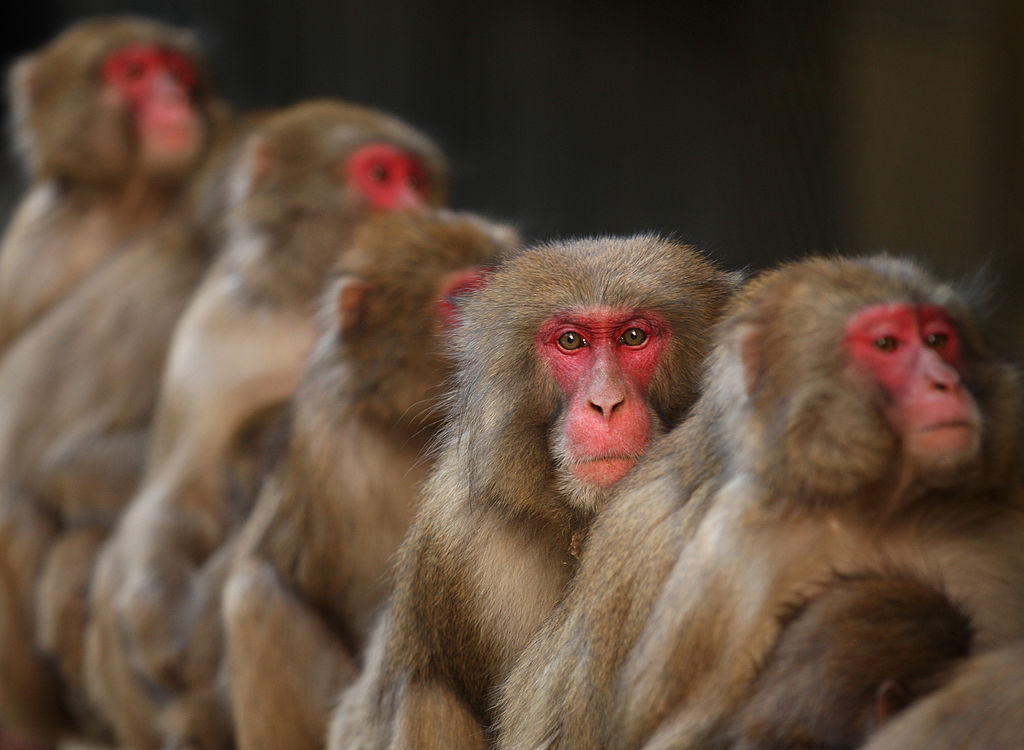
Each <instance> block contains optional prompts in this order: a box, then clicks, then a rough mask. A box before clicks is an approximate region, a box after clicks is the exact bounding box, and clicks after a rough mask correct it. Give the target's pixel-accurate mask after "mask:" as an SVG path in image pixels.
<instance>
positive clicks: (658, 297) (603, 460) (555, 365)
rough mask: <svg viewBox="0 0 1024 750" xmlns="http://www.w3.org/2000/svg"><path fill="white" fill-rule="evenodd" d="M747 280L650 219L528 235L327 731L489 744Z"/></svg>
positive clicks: (482, 331)
mask: <svg viewBox="0 0 1024 750" xmlns="http://www.w3.org/2000/svg"><path fill="white" fill-rule="evenodd" d="M737 281H738V279H737V278H736V277H734V276H733V275H731V274H727V273H724V272H722V271H720V270H719V269H718V268H717V267H716V266H715V265H714V264H712V263H710V262H709V261H708V260H706V259H705V258H703V257H702V256H701V255H700V254H698V253H696V252H694V251H693V250H692V249H691V248H689V247H686V246H683V245H680V244H677V243H675V242H672V241H667V240H663V239H660V238H658V237H655V236H651V235H642V236H635V237H629V238H603V239H590V240H580V241H574V242H567V243H563V244H549V245H541V246H538V247H534V248H531V249H528V250H524V251H522V252H521V253H518V254H516V255H514V256H512V257H511V258H509V260H508V261H507V262H505V263H504V264H502V265H501V266H499V268H498V269H497V270H496V271H495V273H494V274H493V275H492V276H491V277H490V279H489V280H488V283H487V285H486V286H485V287H484V288H483V289H481V290H480V291H479V292H477V293H476V294H474V295H473V296H472V297H471V298H470V300H469V302H468V303H467V304H466V306H465V310H464V313H463V325H461V326H460V327H459V328H458V329H457V330H456V331H455V333H454V334H453V340H454V344H453V346H454V352H455V357H456V361H457V365H458V371H457V375H456V381H455V382H456V390H455V392H454V395H453V397H452V404H451V409H452V411H451V416H450V421H449V423H447V425H446V427H445V429H444V431H443V437H442V442H441V447H440V452H439V456H438V459H437V468H436V469H435V470H434V472H433V474H432V475H431V478H430V479H429V481H428V484H427V487H426V489H425V491H424V499H423V501H422V504H421V506H420V509H419V510H418V512H417V514H416V517H415V520H414V521H413V524H412V527H411V529H410V532H409V535H408V537H407V538H406V540H405V541H404V542H403V543H402V546H401V548H400V550H399V553H398V558H397V563H396V573H395V583H394V592H393V594H392V597H391V605H390V611H389V612H387V613H386V614H385V617H384V620H383V621H382V622H383V624H382V626H381V627H382V628H383V630H384V633H383V634H381V635H377V636H375V639H376V640H377V641H378V642H379V643H378V645H377V647H374V648H371V649H370V651H371V653H372V656H371V657H368V661H367V666H366V670H367V674H369V675H371V676H372V677H371V678H368V679H367V680H361V681H359V682H357V683H356V684H355V685H354V686H353V687H352V688H351V689H350V690H349V691H348V692H347V693H346V696H345V698H344V699H343V700H342V703H341V706H340V707H339V710H338V714H337V715H336V717H335V719H334V721H333V726H332V730H331V731H332V734H331V743H330V744H331V746H332V747H335V748H351V747H387V746H390V747H403V748H422V747H458V748H466V747H473V746H481V745H483V743H484V742H485V736H486V733H487V729H488V727H489V725H490V724H491V721H492V718H493V717H492V714H491V710H492V699H493V696H492V694H491V693H492V689H493V688H494V687H495V686H496V685H497V683H498V681H500V680H501V678H502V676H503V675H504V674H505V673H506V671H507V670H508V669H509V668H510V666H511V664H512V662H513V660H514V659H515V657H516V655H517V654H518V653H519V651H520V649H521V648H522V647H523V646H525V645H526V643H527V641H528V639H529V638H530V636H531V635H532V634H533V632H534V630H535V629H536V628H537V627H538V626H539V625H540V624H541V623H542V622H543V621H544V618H545V617H547V615H548V614H549V612H550V610H551V609H552V607H553V606H554V605H555V603H556V602H557V601H558V599H559V597H560V596H561V592H562V589H563V587H564V585H565V584H566V582H567V581H568V580H569V579H570V578H571V576H572V575H573V572H574V571H575V568H576V555H577V554H578V551H579V548H580V546H581V544H582V540H583V537H584V535H585V533H586V530H587V527H588V524H589V521H590V519H591V517H592V516H593V515H594V513H595V511H597V510H598V509H599V508H600V507H601V505H602V504H603V503H604V501H605V497H606V496H607V495H608V494H609V493H610V492H611V491H612V488H613V487H615V485H617V484H618V483H619V482H620V481H621V480H622V478H623V477H624V476H625V475H626V474H627V473H628V472H629V471H630V469H631V468H632V467H633V466H634V464H636V462H637V461H638V460H639V457H640V456H641V455H642V454H643V453H644V451H645V450H646V449H647V447H648V445H649V444H650V442H651V440H652V438H653V437H654V436H655V435H658V434H659V433H661V432H663V431H665V430H666V429H668V428H669V427H671V426H673V425H675V424H676V423H677V422H679V420H681V419H682V418H683V416H684V415H685V414H686V411H687V409H688V408H689V407H690V405H691V404H692V403H693V401H694V400H695V398H696V394H697V390H698V385H699V374H700V369H701V361H702V359H703V357H704V355H705V353H706V352H707V350H708V344H709V340H710V339H709V328H710V327H711V325H712V323H713V322H714V321H715V319H716V318H717V317H718V315H719V312H720V311H721V310H722V309H723V307H724V305H725V303H726V301H727V299H728V298H729V297H730V295H731V293H732V291H733V289H734V286H735V284H736V283H737ZM375 660H376V661H375Z"/></svg>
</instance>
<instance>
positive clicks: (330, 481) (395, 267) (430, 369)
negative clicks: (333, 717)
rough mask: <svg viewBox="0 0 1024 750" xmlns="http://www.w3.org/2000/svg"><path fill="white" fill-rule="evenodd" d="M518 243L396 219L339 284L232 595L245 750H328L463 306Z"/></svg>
mask: <svg viewBox="0 0 1024 750" xmlns="http://www.w3.org/2000/svg"><path fill="white" fill-rule="evenodd" d="M516 242H517V236H516V234H515V232H513V231H511V230H510V229H509V228H507V227H504V226H502V225H496V224H491V223H488V222H485V221H482V220H480V219H476V218H474V217H472V216H469V215H465V214H453V213H448V212H435V213H425V214H406V215H399V214H395V215H389V216H382V217H379V218H377V219H374V220H373V221H371V222H370V223H368V224H367V225H366V226H364V227H363V228H362V229H361V230H360V231H359V232H358V233H357V234H356V237H355V239H354V241H353V248H352V250H351V251H349V252H347V253H346V254H345V256H344V258H343V259H342V261H341V262H340V263H339V265H338V267H337V268H336V269H335V273H336V275H337V276H338V277H339V278H338V280H337V282H335V283H334V284H332V285H331V287H330V289H329V291H328V294H327V296H326V299H325V304H324V309H323V315H322V322H323V325H322V329H323V330H322V334H321V337H320V340H319V343H318V344H317V347H316V349H315V350H314V354H313V356H312V357H311V359H310V361H309V364H308V365H307V368H306V372H305V376H304V378H303V381H302V384H301V385H300V386H299V389H298V392H297V393H296V396H295V401H294V414H293V423H292V428H291V438H290V441H289V446H288V452H287V454H286V456H285V458H284V460H283V461H282V462H281V464H280V465H279V466H278V470H277V471H276V472H275V473H274V475H273V476H272V477H271V478H270V479H269V480H268V482H267V484H266V486H264V488H263V492H262V494H261V496H260V499H259V501H258V503H257V506H256V509H255V510H254V512H253V515H252V517H251V518H250V520H249V523H248V524H247V526H246V528H245V529H244V531H243V532H242V540H241V550H240V554H239V559H238V561H237V563H236V564H235V565H234V569H233V571H232V574H231V577H230V579H229V582H228V584H227V586H226V589H225V594H224V618H225V622H226V625H227V636H228V637H227V646H228V654H229V655H230V664H229V675H230V691H231V698H232V708H233V713H234V721H235V727H236V731H237V734H238V745H239V747H241V748H272V747H289V748H293V749H295V750H298V748H303V747H308V748H313V749H315V748H317V747H321V746H322V745H323V743H324V737H325V736H326V730H327V720H328V716H329V712H328V709H329V707H330V705H331V704H332V702H333V701H334V699H335V697H336V696H337V694H338V692H339V690H340V689H341V688H342V687H344V686H345V685H346V684H348V683H349V682H351V681H352V679H353V678H354V677H355V675H356V674H357V667H356V665H357V664H358V663H359V662H360V661H361V657H362V653H361V652H362V649H363V646H364V644H365V641H366V636H367V632H368V631H369V629H370V624H371V618H372V615H373V614H374V613H375V609H376V606H377V604H378V602H379V601H380V599H381V598H382V596H383V595H384V593H385V591H386V587H385V583H386V580H387V578H388V575H387V573H388V568H389V565H390V562H391V557H392V555H393V554H394V551H395V549H396V548H397V547H398V544H399V542H400V541H401V540H402V537H403V535H404V534H405V531H406V528H407V527H408V524H409V520H410V519H411V517H412V513H413V510H414V506H415V502H416V500H417V499H418V497H419V493H420V487H421V485H422V482H423V479H424V477H425V476H426V474H427V472H428V470H429V469H430V465H431V463H432V461H431V457H430V456H429V455H428V454H424V453H423V447H424V446H425V445H426V444H428V443H429V441H430V440H431V439H432V437H433V435H434V434H435V433H436V431H437V429H438V427H439V425H440V424H441V417H442V415H443V409H442V406H443V395H444V390H443V386H444V381H445V379H446V377H448V376H449V375H450V370H451V360H450V358H449V357H447V356H446V346H445V340H446V339H447V338H448V337H449V336H451V335H452V331H453V329H454V328H455V327H456V326H458V325H459V312H458V309H457V305H458V304H459V301H460V298H462V297H464V296H465V295H466V294H467V293H468V292H470V291H472V290H473V289H474V288H476V287H478V286H480V285H481V284H483V283H485V281H486V275H487V270H486V268H485V266H489V265H491V264H493V263H495V262H496V261H497V259H498V254H499V253H503V252H507V251H509V250H510V249H511V248H512V247H513V246H514V245H515V243H516ZM253 654H259V655H260V658H258V659H254V658H253ZM268 705H272V706H275V707H276V708H275V710H274V711H267V710H265V706H268Z"/></svg>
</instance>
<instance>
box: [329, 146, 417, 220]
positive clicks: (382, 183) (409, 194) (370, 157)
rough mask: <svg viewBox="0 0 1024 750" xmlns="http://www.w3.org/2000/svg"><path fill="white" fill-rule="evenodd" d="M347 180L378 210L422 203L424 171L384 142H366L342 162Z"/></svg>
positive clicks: (399, 151)
mask: <svg viewBox="0 0 1024 750" xmlns="http://www.w3.org/2000/svg"><path fill="white" fill-rule="evenodd" d="M346 170H347V177H348V180H349V183H350V184H351V185H352V186H353V187H354V188H355V189H356V190H357V191H359V192H360V193H362V194H363V195H364V196H366V199H367V200H368V201H369V203H370V206H371V207H373V208H374V209H376V210H378V211H400V210H403V209H408V208H416V207H420V206H423V205H424V200H425V198H426V196H427V177H426V175H427V171H426V169H424V167H423V164H422V163H421V162H420V161H419V160H418V159H417V158H416V157H414V156H412V155H410V154H408V153H406V152H404V151H401V150H399V149H397V148H395V147H394V146H392V145H390V144H388V143H368V144H367V145H365V146H363V147H361V148H359V149H358V150H357V151H356V152H355V153H354V154H352V157H351V158H350V159H349V160H348V164H347V165H346Z"/></svg>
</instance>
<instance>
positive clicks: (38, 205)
mask: <svg viewBox="0 0 1024 750" xmlns="http://www.w3.org/2000/svg"><path fill="white" fill-rule="evenodd" d="M56 192H57V191H56V188H55V187H54V186H53V185H50V184H44V185H40V186H37V187H36V188H34V189H33V190H32V191H31V192H30V193H29V194H28V195H27V196H26V197H25V198H24V199H23V200H22V201H21V203H19V204H18V207H17V208H16V209H15V212H14V215H13V217H12V219H11V221H10V223H9V224H8V225H7V230H6V231H5V232H4V237H3V244H2V245H0V300H2V301H0V352H3V351H5V350H6V349H7V348H8V347H9V346H10V344H11V342H12V341H13V340H14V339H15V338H16V337H17V336H18V335H19V334H20V333H21V332H22V331H24V330H25V328H27V327H28V325H29V323H31V322H32V321H33V320H35V319H36V318H37V317H38V316H39V315H40V313H41V311H42V310H45V309H46V307H47V306H49V305H50V304H51V303H52V301H53V299H52V297H53V296H54V290H52V289H49V288H48V287H49V286H50V285H51V284H52V280H53V278H54V276H55V275H58V274H55V273H54V271H55V270H56V268H53V269H50V268H48V267H49V266H52V265H54V264H55V263H57V262H58V261H59V260H60V258H59V257H55V254H54V252H53V248H52V247H48V246H47V245H48V243H47V241H46V240H47V232H46V231H45V230H43V231H41V230H40V225H43V226H46V225H48V224H50V222H52V221H55V218H54V217H52V216H49V215H50V214H52V212H53V205H54V202H55V201H56V200H57V198H56ZM27 271H31V272H30V273H29V272H27Z"/></svg>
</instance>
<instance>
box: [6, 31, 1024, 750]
mask: <svg viewBox="0 0 1024 750" xmlns="http://www.w3.org/2000/svg"><path fill="white" fill-rule="evenodd" d="M10 91H11V99H12V102H11V105H12V111H13V116H14V120H15V123H14V133H15V136H16V141H17V143H16V146H17V148H18V151H19V153H20V155H21V156H22V157H23V160H24V163H25V165H26V168H27V171H28V172H29V174H30V176H31V180H32V184H31V186H30V189H29V191H28V194H27V195H26V197H25V198H24V200H23V201H22V202H21V204H20V206H19V207H18V208H17V210H16V212H15V214H14V216H13V219H12V220H11V223H10V226H9V227H8V229H7V232H6V236H5V238H4V242H3V247H2V250H0V748H2V750H14V749H15V748H18V749H22V750H26V749H30V748H32V749H36V750H45V749H46V748H52V747H54V746H56V744H57V743H59V742H61V741H63V740H65V739H67V738H79V739H85V740H87V741H90V742H96V743H104V744H114V745H117V746H122V747H130V748H137V749H138V750H149V749H153V750H155V749H157V748H175V749H182V750H183V749H184V748H195V749H196V750H223V749H226V748H231V747H234V746H238V747H240V748H243V749H244V750H253V749H255V748H259V749H266V750H270V749H271V748H289V749H291V748H295V749H304V748H319V747H329V748H331V749H332V750H341V749H343V748H360V749H365V750H369V749H370V748H394V749H396V750H397V749H401V748H455V749H461V748H485V747H495V748H502V749H503V750H510V749H512V748H524V749H527V748H563V749H565V750H578V749H583V748H595V749H596V748H648V749H653V748H687V749H707V750H727V749H732V750H755V749H757V750H781V749H782V748H792V749H794V750H812V749H816V750H842V749H843V748H854V747H869V748H871V749H872V750H895V749H896V748H899V749H901V750H906V749H908V748H909V749H911V750H912V749H913V748H930V749H932V750H942V749H945V748H948V749H949V750H952V749H953V748H964V747H979V748H980V747H984V748H995V749H996V750H1008V749H1009V748H1011V747H1012V748H1017V747H1020V746H1022V744H1024V708H1022V706H1024V677H1022V672H1024V502H1022V494H1021V487H1020V482H1019V479H1018V470H1019V459H1020V456H1021V453H1020V449H1019V447H1018V432H1019V429H1020V407H1021V403H1020V401H1021V390H1020V384H1019V382H1018V380H1019V379H1018V374H1017V370H1016V368H1015V367H1014V366H1013V365H1012V364H1010V363H1008V362H1006V361H1004V360H1002V359H1001V358H1000V357H999V356H998V355H997V354H995V353H994V352H993V351H992V350H991V349H990V347H989V345H988V344H987V343H986V342H985V341H984V339H983V336H982V333H981V332H980V331H979V330H978V327H977V325H978V323H977V317H976V316H975V314H973V313H972V311H971V307H970V304H969V301H968V300H967V299H966V298H965V295H964V294H962V293H959V292H957V291H956V290H955V289H954V287H953V286H951V285H947V284H944V283H940V282H937V281H935V280H934V279H933V278H932V277H931V276H930V275H929V274H928V273H927V272H925V271H924V270H922V269H921V268H920V267H919V266H917V265H915V264H913V263H911V262H908V261H905V260H901V259H898V258H894V257H889V256H876V257H869V258H857V259H841V258H811V259H807V260H805V261H801V262H795V263H791V264H787V265H783V266H781V267H779V268H776V269H774V270H770V271H766V272H764V273H761V274H758V275H756V276H754V277H753V278H750V279H747V278H744V276H743V275H742V274H739V273H732V272H728V271H726V270H723V269H722V268H720V267H719V266H718V265H716V264H715V263H714V262H712V261H711V260H709V259H708V258H706V257H705V256H703V255H701V254H700V253H698V252H696V251H695V250H693V249H692V248H690V247H687V246H685V245H683V244H680V243H679V242H676V241H672V240H668V239H663V238H660V237H658V236H656V235H652V234H643V235H636V236H632V237H603V238H591V239H580V240H576V241H568V242H550V243H546V244H538V245H534V246H529V247H521V246H520V241H519V238H518V236H517V234H516V232H515V230H514V229H512V228H510V227H509V226H506V225H502V224H498V223H495V222H493V221H490V220H487V219H483V218H480V217H477V216H473V215H469V214H466V213H458V212H452V211H449V210H446V209H443V208H440V205H441V204H442V202H443V201H444V198H445V180H446V171H445V170H446V168H445V162H444V158H443V156H442V154H441V152H440V150H439V149H438V147H437V146H436V145H435V144H434V143H432V142H431V141H430V140H429V139H428V138H427V137H426V136H424V135H422V134H421V133H419V132H417V131H416V130H414V129H413V128H411V127H409V126H408V125H406V124H404V123H403V122H401V121H399V120H397V119H395V118H392V117H389V116H387V115H384V114H381V113H379V112H375V111H372V110H369V109H365V108H363V107H357V106H353V105H350V104H344V103H341V102H336V101H328V100H318V101H310V102H306V103H301V104H297V105H295V106H291V107H288V108H285V109H281V110H278V111H271V112H259V113H253V114H250V115H246V116H235V115H233V114H232V112H231V110H230V108H229V107H228V106H226V105H225V103H224V102H223V101H222V100H221V99H219V98H218V96H217V95H216V93H215V92H214V90H213V87H212V84H211V79H210V75H209V72H208V70H207V67H206V65H205V64H204V62H203V59H202V57H201V55H200V53H199V52H198V51H197V49H196V45H195V43H194V41H193V40H192V38H191V37H190V35H189V34H187V33H185V32H183V31H180V30H177V29H174V28H170V27H167V26H165V25H162V24H159V23H155V22H151V21H146V20H141V19H123V18H115V19H101V20H92V21H86V22H82V23H79V24H77V25H76V26H74V27H72V28H70V29H69V30H67V31H65V32H64V33H62V34H61V35H60V36H58V37H57V38H56V39H55V40H54V41H53V42H52V43H50V44H49V45H48V46H46V47H45V48H44V49H42V50H41V51H39V52H37V53H35V54H32V55H29V56H28V57H26V58H25V59H23V60H21V61H19V62H18V63H17V64H16V65H15V66H14V68H13V69H12V71H11V75H10Z"/></svg>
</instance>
